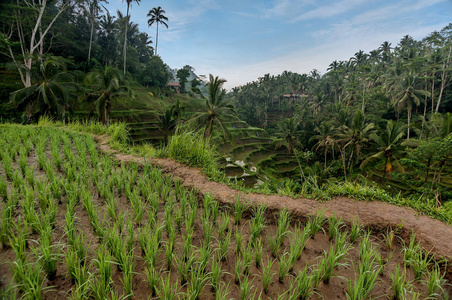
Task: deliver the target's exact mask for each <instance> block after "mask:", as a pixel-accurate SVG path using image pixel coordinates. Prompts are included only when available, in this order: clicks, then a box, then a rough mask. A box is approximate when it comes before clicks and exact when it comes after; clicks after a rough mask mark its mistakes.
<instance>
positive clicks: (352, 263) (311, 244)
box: [0, 126, 451, 299]
mask: <svg viewBox="0 0 452 300" xmlns="http://www.w3.org/2000/svg"><path fill="white" fill-rule="evenodd" d="M0 146H1V147H2V149H5V151H2V153H1V164H0V198H1V199H0V214H1V216H2V218H1V221H0V243H1V248H0V261H1V262H2V263H1V264H0V274H3V275H2V276H3V277H2V278H0V280H1V281H0V297H2V296H5V297H12V298H15V297H24V298H26V299H54V298H56V297H58V298H72V299H81V298H93V299H105V298H111V299H124V298H131V299H153V298H155V299H179V298H181V299H182V298H183V299H230V298H233V299H308V298H310V297H311V298H316V297H320V296H322V297H323V298H324V299H330V298H341V299H345V298H349V299H364V298H365V297H364V296H368V297H372V298H376V297H380V296H388V297H393V296H396V298H397V297H398V298H399V299H403V297H404V296H406V295H419V296H420V297H421V298H423V297H428V296H430V297H433V296H435V297H436V296H438V297H440V296H443V295H446V293H450V291H451V289H450V285H448V283H449V281H448V279H447V278H446V277H445V273H444V270H443V264H438V263H437V262H435V261H434V260H433V259H432V258H431V256H429V255H427V254H426V253H424V252H423V251H420V248H419V247H420V246H419V245H418V244H417V241H416V239H415V237H413V240H412V242H411V243H407V245H406V246H404V245H403V244H402V243H400V242H399V240H398V239H397V238H396V239H391V243H389V242H388V239H380V238H379V236H378V235H374V234H371V233H369V232H367V231H366V230H364V229H363V228H360V227H359V224H358V223H357V222H356V223H354V224H352V225H351V227H350V226H348V227H347V226H345V225H344V224H343V223H342V221H341V220H340V219H338V218H335V217H333V218H332V219H329V220H328V219H327V218H325V216H324V212H317V214H316V215H314V216H312V217H310V218H309V219H308V220H307V221H303V220H298V219H295V218H293V217H292V216H291V214H290V212H289V211H286V210H281V211H279V212H274V211H270V210H268V209H266V208H265V207H263V206H255V207H251V205H250V204H249V203H247V201H246V195H244V194H242V193H240V192H238V193H237V195H236V200H235V202H234V203H232V204H231V205H229V206H227V205H219V203H218V202H217V201H216V200H215V199H213V198H212V196H211V195H209V194H206V195H200V194H198V193H196V192H193V191H190V190H187V189H185V188H184V187H182V185H181V184H180V183H179V182H177V181H176V180H174V179H173V178H172V177H171V175H165V174H162V172H161V171H160V170H159V169H157V168H155V167H153V166H152V165H151V164H148V163H145V164H144V166H140V165H138V164H124V163H120V162H118V161H115V160H113V159H111V158H110V157H108V156H106V155H104V154H102V153H99V152H98V151H97V149H96V145H95V142H94V140H93V139H92V138H91V137H90V136H86V135H81V134H76V133H73V132H69V131H63V130H60V129H56V128H51V127H38V128H34V127H28V126H2V130H1V132H0ZM363 295H364V296H363Z"/></svg>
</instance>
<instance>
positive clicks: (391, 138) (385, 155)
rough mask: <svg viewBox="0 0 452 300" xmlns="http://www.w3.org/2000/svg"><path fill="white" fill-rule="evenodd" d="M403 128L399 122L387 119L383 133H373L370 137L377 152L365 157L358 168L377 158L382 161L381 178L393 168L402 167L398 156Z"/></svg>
mask: <svg viewBox="0 0 452 300" xmlns="http://www.w3.org/2000/svg"><path fill="white" fill-rule="evenodd" d="M404 130H405V128H404V126H403V125H402V124H401V123H399V122H397V121H392V120H389V121H388V123H387V124H386V130H385V132H384V133H383V134H380V135H377V134H375V133H373V134H372V135H371V136H370V138H371V139H372V140H373V141H374V142H375V144H376V146H377V151H378V152H377V153H375V154H372V155H370V156H369V157H367V158H366V159H365V160H364V161H363V162H362V163H361V166H360V168H361V169H363V168H364V167H366V166H367V165H368V164H369V163H372V162H375V161H378V160H380V161H384V164H385V165H384V176H383V178H386V177H387V174H389V173H390V172H391V171H392V170H393V169H394V168H397V169H402V166H401V165H400V163H399V160H398V157H399V155H400V154H401V152H402V142H403V137H404V135H405V134H404Z"/></svg>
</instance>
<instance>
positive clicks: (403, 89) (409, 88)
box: [390, 71, 430, 139]
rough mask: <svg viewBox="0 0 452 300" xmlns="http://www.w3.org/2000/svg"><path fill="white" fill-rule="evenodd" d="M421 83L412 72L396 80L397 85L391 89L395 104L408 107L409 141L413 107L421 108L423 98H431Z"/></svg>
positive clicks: (399, 106)
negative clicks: (421, 87) (421, 86)
mask: <svg viewBox="0 0 452 300" xmlns="http://www.w3.org/2000/svg"><path fill="white" fill-rule="evenodd" d="M419 87H420V82H419V81H418V78H417V76H415V75H414V73H413V72H412V71H409V72H408V73H405V74H403V76H401V77H399V78H398V80H396V82H395V84H394V85H393V86H392V87H391V88H390V92H395V93H394V94H393V98H394V104H395V105H397V106H398V108H399V110H400V109H401V107H403V106H406V108H407V112H408V120H407V121H408V126H407V139H410V122H411V114H412V111H413V105H416V106H419V105H420V104H421V101H422V100H421V98H420V97H421V96H425V97H429V96H430V92H428V91H424V90H421V89H420V88H419Z"/></svg>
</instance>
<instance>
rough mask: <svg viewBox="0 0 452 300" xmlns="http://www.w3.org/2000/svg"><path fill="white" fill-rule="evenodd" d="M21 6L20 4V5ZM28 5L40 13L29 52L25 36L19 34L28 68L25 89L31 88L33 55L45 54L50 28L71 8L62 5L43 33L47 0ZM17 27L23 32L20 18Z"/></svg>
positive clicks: (66, 4) (25, 63)
mask: <svg viewBox="0 0 452 300" xmlns="http://www.w3.org/2000/svg"><path fill="white" fill-rule="evenodd" d="M18 4H19V3H18ZM27 5H29V6H31V7H32V8H34V9H36V10H37V11H38V17H37V19H36V23H35V26H34V28H33V30H32V32H31V38H30V45H29V50H28V51H27V50H25V47H24V44H25V40H24V35H23V33H19V38H20V39H21V42H20V43H21V48H22V55H23V57H24V65H25V67H26V69H27V70H26V72H25V83H24V85H25V87H29V86H31V74H30V71H31V66H32V63H33V57H32V56H33V54H34V53H35V51H36V50H37V49H39V53H40V54H42V53H43V47H44V38H45V37H46V35H47V33H49V30H50V28H52V26H53V23H55V21H56V19H58V17H59V16H60V14H61V13H62V12H63V11H64V10H65V9H66V8H67V7H69V5H70V3H69V2H68V3H64V4H62V6H61V8H60V10H59V11H58V13H57V14H56V15H55V16H54V17H53V19H52V21H50V23H49V25H48V26H47V28H46V29H45V30H44V32H43V31H42V27H41V25H42V24H41V23H42V17H43V15H44V11H45V9H46V6H47V0H42V1H40V2H39V5H38V4H35V3H33V4H30V3H28V2H27ZM17 24H18V25H17V26H18V32H21V28H22V24H21V21H20V20H19V18H18V19H17ZM38 30H39V40H36V35H37V33H38Z"/></svg>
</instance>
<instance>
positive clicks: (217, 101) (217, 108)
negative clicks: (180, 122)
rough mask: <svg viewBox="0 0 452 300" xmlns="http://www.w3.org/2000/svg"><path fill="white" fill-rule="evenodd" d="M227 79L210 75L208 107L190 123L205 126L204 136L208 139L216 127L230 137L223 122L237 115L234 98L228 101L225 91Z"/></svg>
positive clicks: (206, 99)
mask: <svg viewBox="0 0 452 300" xmlns="http://www.w3.org/2000/svg"><path fill="white" fill-rule="evenodd" d="M225 82H226V80H225V79H221V78H218V76H217V77H213V75H212V74H210V75H209V82H208V83H207V90H208V95H207V97H205V101H206V106H205V111H204V112H201V113H198V114H196V115H195V116H194V117H193V118H192V119H191V120H190V122H193V123H195V124H198V125H199V126H205V129H204V136H205V137H206V138H208V137H210V136H211V135H212V132H213V129H214V126H215V125H217V126H218V127H219V128H220V130H221V131H222V133H223V137H224V138H225V137H227V136H229V131H228V130H227V128H226V126H224V124H223V120H224V119H226V118H228V117H229V118H230V117H232V116H233V115H235V114H236V111H235V108H234V106H233V105H232V103H231V101H232V98H229V99H226V91H225V90H224V89H223V84H224V83H225Z"/></svg>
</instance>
